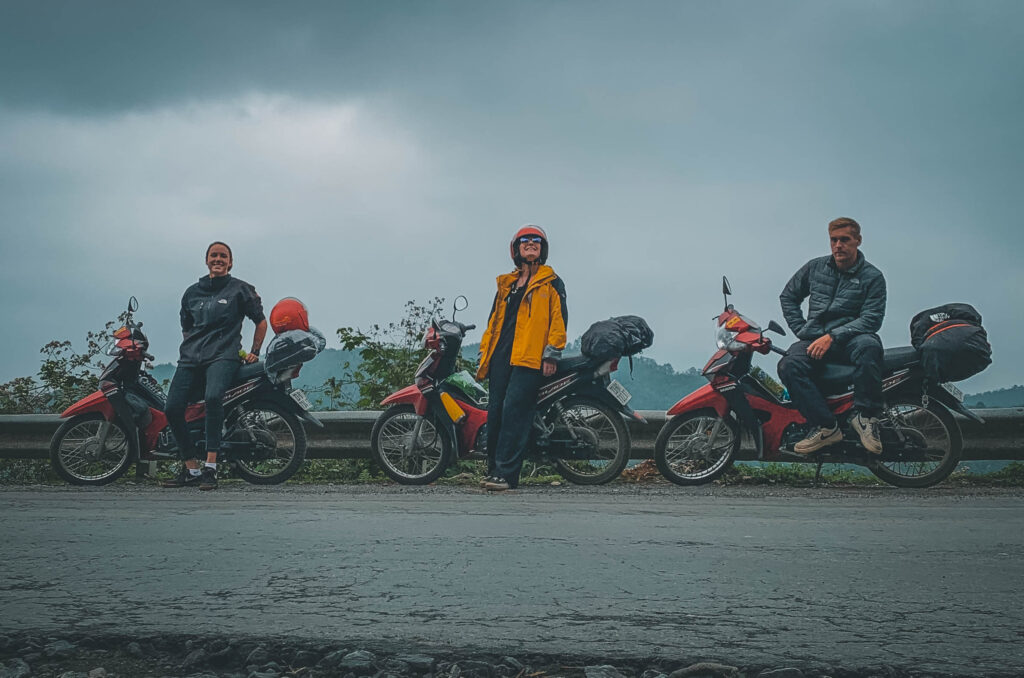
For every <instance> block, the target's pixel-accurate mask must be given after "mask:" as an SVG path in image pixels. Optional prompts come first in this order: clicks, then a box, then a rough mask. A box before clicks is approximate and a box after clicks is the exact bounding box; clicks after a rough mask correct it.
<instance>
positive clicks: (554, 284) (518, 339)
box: [476, 266, 569, 379]
mask: <svg viewBox="0 0 1024 678" xmlns="http://www.w3.org/2000/svg"><path fill="white" fill-rule="evenodd" d="M518 279H519V271H513V272H512V273H507V274H505V275H499V276H498V293H497V294H496V295H495V296H494V304H493V305H492V306H491V317H490V318H489V319H488V320H487V329H486V330H484V336H483V338H482V339H481V340H480V367H479V369H477V371H476V377H477V379H483V378H484V377H486V376H487V372H488V371H489V370H490V367H491V356H492V355H493V354H494V347H495V346H497V344H498V335H499V334H501V325H502V321H503V320H504V319H505V300H506V299H507V298H508V295H509V292H511V291H512V286H513V285H515V284H516V280H518ZM568 317H569V313H568V311H567V310H566V307H565V284H564V283H562V279H561V278H559V277H558V276H557V275H555V271H554V270H553V269H552V268H551V267H550V266H539V267H538V268H537V272H536V273H535V274H534V276H533V277H532V278H531V279H530V282H529V283H527V285H526V290H525V296H524V297H523V302H522V303H521V304H520V305H519V314H518V315H517V316H516V335H515V337H514V338H513V340H512V359H511V360H510V362H511V363H512V364H513V365H518V366H519V367H529V368H532V369H535V370H536V369H540V366H541V362H542V361H544V360H546V359H549V358H550V359H553V360H557V359H558V358H560V357H561V356H562V349H563V348H565V325H566V322H567V321H568Z"/></svg>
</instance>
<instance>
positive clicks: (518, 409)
mask: <svg viewBox="0 0 1024 678" xmlns="http://www.w3.org/2000/svg"><path fill="white" fill-rule="evenodd" d="M488 378H489V380H490V381H489V387H490V388H489V392H488V396H487V470H488V475H492V476H498V477H500V478H504V479H505V480H507V481H508V484H509V485H510V486H511V487H518V486H519V474H520V473H521V472H522V470H523V459H524V458H525V457H526V446H527V444H528V443H529V440H530V429H531V428H532V427H533V416H534V413H535V412H536V411H537V391H538V390H539V389H540V385H541V382H542V381H543V380H544V377H543V375H542V374H541V371H540V370H532V369H530V368H528V367H519V366H512V365H509V364H508V363H507V362H505V361H501V363H499V364H493V363H492V364H491V369H490V373H489V375H488Z"/></svg>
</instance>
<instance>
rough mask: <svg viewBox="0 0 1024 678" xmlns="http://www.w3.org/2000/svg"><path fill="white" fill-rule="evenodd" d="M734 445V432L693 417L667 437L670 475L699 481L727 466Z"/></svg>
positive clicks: (708, 419) (710, 419)
mask: <svg viewBox="0 0 1024 678" xmlns="http://www.w3.org/2000/svg"><path fill="white" fill-rule="evenodd" d="M716 425H717V431H716ZM735 445H736V437H735V433H734V432H733V429H732V428H731V427H730V426H728V425H726V424H725V423H724V422H722V420H721V419H719V418H718V417H692V418H690V419H686V420H685V421H683V422H682V423H681V424H680V425H679V426H678V427H677V428H676V429H675V430H674V431H673V432H672V434H671V435H670V436H669V438H668V441H667V442H666V445H665V452H664V459H665V463H666V465H667V466H668V468H669V469H670V470H671V472H672V473H673V474H675V475H677V476H679V477H681V478H685V479H688V480H693V481H699V480H701V479H703V478H707V477H709V476H712V475H713V474H716V473H717V472H718V471H719V470H720V469H721V468H722V467H723V466H724V465H725V464H727V463H728V462H729V460H730V453H731V452H732V450H733V449H734V447H735Z"/></svg>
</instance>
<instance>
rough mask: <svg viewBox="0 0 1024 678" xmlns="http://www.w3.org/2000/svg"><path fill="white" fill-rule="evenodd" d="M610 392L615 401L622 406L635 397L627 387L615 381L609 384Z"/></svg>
mask: <svg viewBox="0 0 1024 678" xmlns="http://www.w3.org/2000/svg"><path fill="white" fill-rule="evenodd" d="M608 392H609V393H611V394H612V395H613V396H615V399H616V400H618V401H619V403H620V404H622V405H625V404H626V403H628V402H629V399H630V398H632V397H633V394H632V393H630V392H629V391H627V390H626V387H625V386H623V385H622V384H620V383H619V382H617V381H615V380H614V379H612V382H611V383H610V384H608Z"/></svg>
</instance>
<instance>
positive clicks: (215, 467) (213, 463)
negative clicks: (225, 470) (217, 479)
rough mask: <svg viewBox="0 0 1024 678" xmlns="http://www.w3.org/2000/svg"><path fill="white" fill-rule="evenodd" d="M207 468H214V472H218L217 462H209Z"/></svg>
mask: <svg viewBox="0 0 1024 678" xmlns="http://www.w3.org/2000/svg"><path fill="white" fill-rule="evenodd" d="M206 468H212V469H213V470H214V471H216V470H217V462H215V461H208V462H206Z"/></svg>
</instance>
